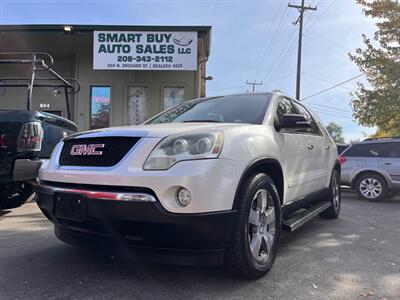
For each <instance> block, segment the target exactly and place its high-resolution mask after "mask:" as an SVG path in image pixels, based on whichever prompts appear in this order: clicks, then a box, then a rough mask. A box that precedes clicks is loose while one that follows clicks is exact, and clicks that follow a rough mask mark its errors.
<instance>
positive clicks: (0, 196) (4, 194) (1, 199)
mask: <svg viewBox="0 0 400 300" xmlns="http://www.w3.org/2000/svg"><path fill="white" fill-rule="evenodd" d="M32 192H33V188H32V185H30V184H28V183H25V182H17V183H12V184H9V185H6V186H2V187H0V209H10V208H16V207H18V206H21V205H22V204H24V203H25V202H26V201H27V200H28V199H29V197H30V196H31V195H32Z"/></svg>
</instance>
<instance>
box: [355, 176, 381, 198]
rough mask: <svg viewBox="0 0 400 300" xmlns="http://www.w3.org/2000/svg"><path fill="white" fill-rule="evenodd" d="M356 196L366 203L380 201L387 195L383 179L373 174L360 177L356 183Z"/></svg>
mask: <svg viewBox="0 0 400 300" xmlns="http://www.w3.org/2000/svg"><path fill="white" fill-rule="evenodd" d="M355 187H356V189H357V193H358V195H359V196H360V197H361V198H362V199H365V200H368V201H381V200H383V199H385V198H386V195H388V187H387V183H386V180H385V178H383V177H382V176H381V175H378V174H375V173H366V174H363V175H361V176H360V177H359V178H358V179H357V181H356V186H355Z"/></svg>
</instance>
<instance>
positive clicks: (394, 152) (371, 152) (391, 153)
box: [345, 143, 400, 158]
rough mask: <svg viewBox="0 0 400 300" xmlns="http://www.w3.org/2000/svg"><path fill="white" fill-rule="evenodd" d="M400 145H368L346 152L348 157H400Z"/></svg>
mask: <svg viewBox="0 0 400 300" xmlns="http://www.w3.org/2000/svg"><path fill="white" fill-rule="evenodd" d="M398 145H400V144H398V143H376V144H375V143H368V144H358V145H354V146H352V147H351V148H350V149H349V150H347V151H346V152H345V156H348V157H375V158H379V157H393V158H396V157H400V147H399V146H398Z"/></svg>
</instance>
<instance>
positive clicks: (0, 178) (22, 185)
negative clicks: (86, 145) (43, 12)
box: [0, 53, 79, 209]
mask: <svg viewBox="0 0 400 300" xmlns="http://www.w3.org/2000/svg"><path fill="white" fill-rule="evenodd" d="M53 63H54V61H53V58H52V57H51V56H50V55H49V54H47V53H0V66H2V65H17V67H18V68H17V69H18V70H26V69H29V76H28V77H26V78H21V77H18V78H15V77H11V78H1V81H0V89H2V95H3V98H4V97H15V93H9V91H8V89H10V88H25V89H27V95H28V96H27V102H26V103H27V105H26V108H21V109H20V110H5V109H2V107H1V103H0V209H2V208H14V207H17V206H19V205H21V204H22V203H24V202H25V201H26V200H27V199H28V198H29V197H30V196H31V194H32V191H33V185H35V184H36V177H37V175H38V170H39V168H40V166H41V164H42V162H43V160H44V159H48V158H49V157H50V155H51V152H52V151H53V148H54V146H55V145H56V144H57V143H58V142H59V141H60V140H61V139H62V138H64V137H66V136H68V135H70V134H71V133H74V132H76V131H77V127H76V125H75V124H74V123H73V122H71V121H69V120H67V119H65V118H62V117H59V116H56V115H53V114H49V113H45V112H40V111H33V110H31V106H32V94H33V89H34V88H35V87H38V88H50V89H62V90H64V95H65V100H66V101H65V103H66V108H67V115H68V117H70V116H69V114H70V113H69V112H70V110H69V99H68V95H70V94H72V93H75V92H77V91H78V90H79V83H78V82H77V81H76V80H74V79H64V78H63V77H61V76H60V75H59V74H58V73H56V72H55V71H54V70H53V69H52V68H51V66H52V65H53ZM38 73H40V74H38ZM46 74H47V76H46ZM38 75H42V76H38ZM49 75H50V76H49ZM45 76H46V77H45Z"/></svg>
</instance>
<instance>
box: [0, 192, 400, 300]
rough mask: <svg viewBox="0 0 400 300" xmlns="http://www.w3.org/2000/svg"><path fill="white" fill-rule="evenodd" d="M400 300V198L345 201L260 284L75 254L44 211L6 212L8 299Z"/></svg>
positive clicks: (297, 236) (295, 242)
mask: <svg viewBox="0 0 400 300" xmlns="http://www.w3.org/2000/svg"><path fill="white" fill-rule="evenodd" d="M110 298H112V299H247V300H250V299H341V300H342V299H382V300H383V299H388V300H389V299H400V199H399V198H396V199H394V200H387V201H385V202H382V203H372V202H366V201H362V200H359V199H358V198H357V197H356V195H355V194H353V193H349V192H345V193H343V206H342V213H341V215H340V217H339V218H338V219H336V220H324V219H321V218H319V217H317V218H315V219H314V220H312V221H311V222H309V223H308V224H306V225H305V226H303V227H302V228H300V229H299V230H297V231H296V232H294V233H285V234H284V236H283V237H282V241H281V244H280V249H279V254H278V257H277V260H276V262H275V265H274V266H273V268H272V270H271V271H270V272H269V273H268V274H267V276H265V277H263V278H261V279H258V280H253V281H252V280H243V279H238V278H235V277H233V276H232V275H231V274H230V273H228V272H227V271H226V270H225V269H224V268H220V267H213V268H200V267H177V266H167V265H155V264H138V263H132V262H129V261H125V260H120V259H116V258H113V257H104V256H100V255H97V254H96V253H93V252H89V251H87V250H82V249H79V248H75V247H72V246H69V245H66V244H64V243H62V242H60V241H58V240H57V238H55V236H54V234H53V229H52V226H51V224H50V223H49V222H48V221H47V220H46V219H45V217H44V216H43V215H42V214H41V212H40V211H39V209H38V208H37V207H36V204H35V203H27V204H25V205H24V206H22V207H20V208H17V209H14V210H12V211H7V210H6V211H4V210H3V211H0V299H110Z"/></svg>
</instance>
